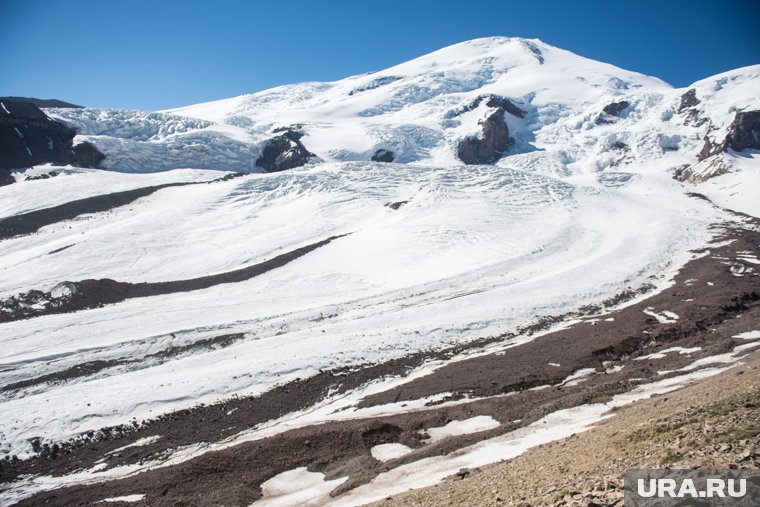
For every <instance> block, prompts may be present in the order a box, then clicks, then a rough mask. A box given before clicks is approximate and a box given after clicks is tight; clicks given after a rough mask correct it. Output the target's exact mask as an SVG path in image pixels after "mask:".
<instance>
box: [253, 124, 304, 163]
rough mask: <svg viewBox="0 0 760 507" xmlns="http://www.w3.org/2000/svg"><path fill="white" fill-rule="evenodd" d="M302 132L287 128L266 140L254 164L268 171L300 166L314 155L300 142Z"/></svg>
mask: <svg viewBox="0 0 760 507" xmlns="http://www.w3.org/2000/svg"><path fill="white" fill-rule="evenodd" d="M301 137H303V134H301V133H300V132H297V131H295V130H291V129H287V130H285V131H284V132H283V133H282V134H280V135H277V136H275V137H273V138H271V139H270V140H268V141H267V142H266V144H265V145H264V149H263V150H262V151H261V155H260V156H259V158H258V159H256V165H257V166H259V167H261V168H263V169H266V170H267V171H269V172H277V171H284V170H286V169H293V168H295V167H300V166H302V165H304V164H306V162H308V161H309V159H310V158H311V157H313V156H314V154H313V153H311V152H310V151H309V150H307V149H306V147H305V146H304V145H303V143H302V142H301Z"/></svg>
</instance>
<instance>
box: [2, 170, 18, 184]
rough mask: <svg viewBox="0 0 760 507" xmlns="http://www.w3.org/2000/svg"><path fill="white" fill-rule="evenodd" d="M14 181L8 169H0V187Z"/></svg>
mask: <svg viewBox="0 0 760 507" xmlns="http://www.w3.org/2000/svg"><path fill="white" fill-rule="evenodd" d="M15 182H16V180H15V178H13V176H11V172H10V171H9V170H8V169H0V187H3V186H5V185H10V184H11V183H15Z"/></svg>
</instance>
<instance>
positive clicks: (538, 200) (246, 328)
mask: <svg viewBox="0 0 760 507" xmlns="http://www.w3.org/2000/svg"><path fill="white" fill-rule="evenodd" d="M66 177H68V176H59V178H66ZM403 200H405V201H408V202H407V203H406V204H404V205H402V206H400V207H399V208H398V209H397V210H394V209H392V208H390V207H388V206H385V204H387V203H391V202H399V201H403ZM716 219H717V212H716V211H715V210H714V209H713V208H711V207H710V206H709V205H708V204H707V203H705V202H703V201H700V200H696V199H692V198H689V197H687V196H685V195H683V194H682V193H680V192H679V191H678V185H677V183H676V182H674V181H672V180H671V179H670V178H668V177H661V178H659V179H657V178H655V177H654V176H648V177H646V178H644V177H642V178H640V179H634V180H631V181H630V182H629V183H628V184H627V185H624V186H622V187H616V188H606V187H604V186H595V187H590V186H580V185H573V184H570V183H566V182H562V181H559V180H557V179H553V178H549V177H545V176H540V175H536V174H531V173H525V172H522V171H514V170H506V169H503V168H500V167H495V166H467V167H466V168H462V167H458V168H426V167H420V166H403V165H388V164H370V163H341V164H332V163H328V164H322V165H321V166H318V167H314V168H305V169H300V170H296V171H291V172H283V173H274V174H259V175H251V176H248V177H246V178H240V179H235V180H231V181H227V182H219V183H214V184H211V185H200V186H186V187H178V188H167V189H163V190H160V191H158V192H156V193H155V194H153V195H151V196H149V197H146V198H143V199H140V200H138V201H137V202H136V203H134V204H133V205H130V206H129V207H123V208H119V209H116V210H114V211H113V212H111V213H108V214H102V215H98V216H93V217H92V218H90V219H89V220H81V221H73V222H68V223H65V224H55V225H52V226H48V227H46V228H43V229H42V230H41V231H40V232H39V233H37V234H34V235H30V236H22V237H17V238H14V239H10V240H6V241H3V242H2V244H1V245H2V250H1V251H0V263H2V266H3V273H4V274H5V275H6V276H4V277H3V278H2V281H1V283H2V285H0V290H1V291H2V293H5V294H7V295H10V294H12V293H14V292H18V291H19V289H24V290H29V289H32V288H42V289H46V290H49V289H50V288H52V287H53V285H55V284H56V283H58V282H60V281H62V280H81V279H85V278H92V277H109V278H114V279H117V280H128V281H158V280H174V279H183V278H188V277H192V276H198V275H200V274H208V273H215V272H221V271H226V270H230V269H234V268H238V267H241V266H244V265H248V264H252V263H255V262H260V261H262V260H265V259H267V258H271V257H272V256H274V255H276V254H278V253H280V251H281V250H288V249H291V248H294V247H296V246H301V245H303V244H309V243H312V242H314V241H317V240H319V239H323V238H325V237H328V236H332V235H336V234H345V233H349V235H348V236H345V237H343V238H340V239H337V240H335V241H334V242H332V243H331V244H329V245H327V246H324V247H322V248H320V249H318V250H315V251H314V252H312V253H310V254H308V255H306V256H304V257H302V258H299V259H297V260H295V261H293V262H292V263H290V264H288V265H287V266H285V267H283V268H280V269H277V270H274V271H271V272H269V273H266V274H264V275H261V276H259V277H256V278H253V279H251V280H249V281H246V282H241V283H235V284H225V285H219V286H216V287H212V288H209V289H204V290H198V291H193V292H186V293H178V294H172V295H166V296H159V297H148V298H139V299H132V300H127V301H125V302H123V303H119V304H115V305H108V306H106V307H103V308H97V309H93V310H85V311H80V312H76V313H72V314H62V315H50V316H46V317H39V318H35V319H31V320H22V321H17V322H11V323H7V324H3V325H2V343H3V347H2V352H0V364H2V366H3V372H2V373H0V375H1V376H2V380H3V382H4V383H8V382H17V381H21V380H24V379H28V378H35V377H39V376H41V375H44V374H45V373H49V372H52V371H60V370H62V369H65V368H66V367H70V366H72V365H75V364H78V363H81V362H83V361H93V360H97V359H114V358H118V357H125V356H126V357H130V358H139V357H142V356H144V355H145V354H146V353H147V352H148V351H151V352H155V351H157V350H161V349H162V348H166V347H169V346H172V345H174V346H176V345H179V344H186V343H192V342H194V341H197V340H201V339H204V338H209V337H213V336H218V335H220V334H226V333H232V332H243V333H246V339H245V340H242V341H240V342H238V343H236V344H234V345H231V346H230V347H227V348H225V349H223V350H212V351H200V352H198V353H196V354H192V355H188V356H186V357H180V358H177V359H175V360H173V361H170V362H167V363H163V364H155V365H152V364H150V363H148V364H141V365H139V367H129V368H128V367H120V368H115V369H113V370H107V371H105V372H103V373H101V374H99V375H96V377H95V378H91V379H87V380H86V381H81V382H80V381H73V382H71V383H68V384H64V385H50V386H47V387H46V388H44V389H40V388H39V387H33V388H29V389H24V390H22V391H21V392H19V393H18V394H17V395H14V396H12V399H5V400H4V401H3V402H2V405H3V408H2V410H3V413H5V414H8V415H9V417H7V418H5V420H4V421H3V427H2V430H1V431H2V435H3V442H4V444H3V445H4V446H6V447H5V449H12V450H13V451H14V452H18V451H24V450H26V451H28V448H27V446H28V443H27V440H28V439H30V438H32V437H33V436H44V437H46V438H53V437H55V438H66V437H71V436H74V435H76V434H79V433H81V432H83V431H87V430H89V429H95V428H99V427H102V426H104V425H112V424H117V423H120V422H126V421H128V420H129V419H130V418H131V417H138V419H139V418H142V417H148V416H156V415H157V414H158V413H163V412H166V411H170V410H173V409H177V408H180V407H186V406H189V405H192V404H194V403H197V402H201V401H204V402H209V401H213V400H215V399H219V398H220V397H227V396H231V395H233V394H240V395H242V394H255V393H260V392H262V391H264V390H266V389H268V388H269V387H271V386H272V385H273V384H275V383H277V382H282V381H285V380H292V379H294V378H296V377H302V378H303V377H305V376H309V375H311V374H314V373H315V372H316V371H317V370H318V369H320V368H322V369H326V368H331V367H337V366H345V365H351V364H363V363H366V362H372V361H378V360H383V359H388V358H391V357H398V356H401V355H404V354H407V353H410V352H413V351H416V350H421V349H428V348H431V347H432V348H435V347H439V346H441V345H443V344H447V343H456V342H459V341H463V340H468V339H472V338H477V337H479V336H488V335H492V334H495V333H499V332H504V331H507V330H510V329H513V328H514V327H516V326H517V325H520V324H522V323H524V322H526V321H528V320H530V319H531V318H533V317H534V316H537V315H539V316H540V315H547V314H557V313H562V312H564V311H568V310H571V309H573V308H577V307H578V306H580V305H583V304H587V303H591V302H594V301H599V300H601V299H604V298H607V297H610V296H612V295H614V294H615V293H617V292H619V291H621V290H623V289H625V288H626V287H638V286H640V285H641V284H643V283H647V282H652V281H656V280H657V279H659V280H661V281H662V280H664V279H665V278H666V275H667V274H668V273H670V272H672V270H673V269H674V268H676V267H677V266H678V265H679V263H681V262H683V261H684V260H685V259H686V258H687V257H688V255H687V254H686V253H685V252H687V251H688V250H689V249H691V248H694V247H696V246H698V245H701V244H702V243H703V242H704V241H705V239H706V238H707V237H708V232H707V230H706V228H707V225H708V224H709V223H711V222H713V221H715V220H716ZM124 238H129V240H128V241H124ZM69 244H73V245H74V246H71V247H70V248H68V249H67V250H65V251H64V252H61V253H60V254H56V255H55V256H53V259H54V262H51V256H50V255H48V252H49V251H50V250H51V249H53V247H56V246H60V245H69ZM674 252H682V253H680V254H674ZM198 259H203V262H198ZM652 277H654V278H652ZM115 391H118V392H119V393H120V396H119V397H114V396H113V395H112V394H113V392H115ZM51 400H54V401H55V402H54V403H51Z"/></svg>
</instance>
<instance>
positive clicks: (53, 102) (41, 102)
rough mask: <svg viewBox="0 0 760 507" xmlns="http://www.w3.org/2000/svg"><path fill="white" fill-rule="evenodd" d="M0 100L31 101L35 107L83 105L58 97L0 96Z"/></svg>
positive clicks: (73, 106)
mask: <svg viewBox="0 0 760 507" xmlns="http://www.w3.org/2000/svg"><path fill="white" fill-rule="evenodd" d="M0 102H6V103H8V102H31V103H32V104H34V105H35V106H37V107H60V108H66V109H83V107H84V106H78V105H76V104H72V103H71V102H64V101H62V100H58V99H36V98H34V97H0Z"/></svg>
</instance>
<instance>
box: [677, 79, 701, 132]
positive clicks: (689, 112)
mask: <svg viewBox="0 0 760 507" xmlns="http://www.w3.org/2000/svg"><path fill="white" fill-rule="evenodd" d="M701 103H702V101H701V100H699V99H698V98H697V90H695V89H694V88H692V89H690V90H689V91H687V92H686V93H684V94H683V95H681V103H680V104H679V105H678V114H680V115H683V117H684V125H693V126H695V127H699V126H701V125H704V124H705V123H707V121H708V119H707V118H706V117H705V116H703V115H702V111H700V110H699V109H698V108H697V106H698V105H699V104H701Z"/></svg>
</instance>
